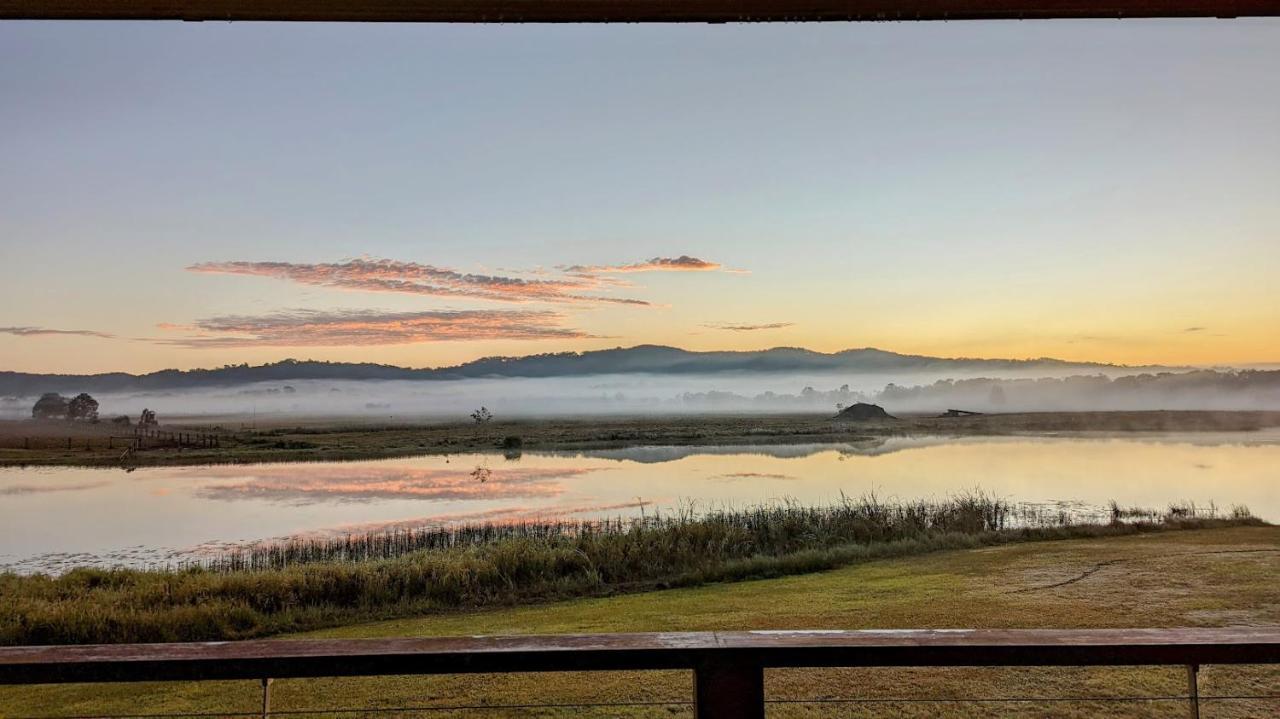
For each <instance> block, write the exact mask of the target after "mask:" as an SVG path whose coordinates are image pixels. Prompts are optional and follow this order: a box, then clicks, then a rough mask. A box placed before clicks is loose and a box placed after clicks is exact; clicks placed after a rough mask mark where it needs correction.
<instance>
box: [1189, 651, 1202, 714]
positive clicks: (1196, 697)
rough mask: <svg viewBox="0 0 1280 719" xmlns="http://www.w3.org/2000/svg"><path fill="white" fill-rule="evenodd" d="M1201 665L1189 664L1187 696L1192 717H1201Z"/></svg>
mask: <svg viewBox="0 0 1280 719" xmlns="http://www.w3.org/2000/svg"><path fill="white" fill-rule="evenodd" d="M1199 674H1200V665H1199V664H1188V665H1187V689H1188V691H1187V698H1188V699H1189V700H1190V704H1191V707H1190V709H1191V719H1200V682H1199Z"/></svg>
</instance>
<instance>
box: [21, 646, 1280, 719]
mask: <svg viewBox="0 0 1280 719" xmlns="http://www.w3.org/2000/svg"><path fill="white" fill-rule="evenodd" d="M1275 663H1280V628H1226V629H1198V628H1197V629H1087V630H1018V629H1008V630H998V629H992V630H988V629H977V630H969V629H952V630H945V629H932V630H865V631H827V630H819V631H745V632H673V633H660V634H588V635H557V636H538V635H532V636H478V637H444V638H430V639H342V640H298V641H288V640H254V641H242V642H203V643H184V644H106V645H81V646H41V647H0V684H41V683H65V682H134V681H159V680H168V681H172V680H205V679H257V680H261V681H262V686H263V716H266V714H267V713H268V712H269V707H268V702H269V696H270V695H269V692H270V680H271V679H278V678H286V677H335V676H373V675H384V674H464V673H476V672H547V671H615V670H653V669H691V670H693V672H694V704H695V707H696V711H697V716H699V717H717V718H721V717H723V718H725V719H739V718H746V717H751V718H752V719H758V718H759V717H763V716H764V669H766V668H777V667H922V666H990V667H1015V666H1124V665H1165V666H1186V667H1188V677H1189V685H1188V693H1187V695H1186V696H1187V699H1188V704H1189V706H1190V708H1191V716H1193V717H1195V716H1199V700H1198V689H1197V682H1196V672H1197V669H1198V667H1199V666H1200V665H1204V664H1275Z"/></svg>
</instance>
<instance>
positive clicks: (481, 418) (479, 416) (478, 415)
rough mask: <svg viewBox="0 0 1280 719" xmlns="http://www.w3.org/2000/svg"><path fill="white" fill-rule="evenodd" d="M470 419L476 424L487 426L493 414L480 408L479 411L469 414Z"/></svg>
mask: <svg viewBox="0 0 1280 719" xmlns="http://www.w3.org/2000/svg"><path fill="white" fill-rule="evenodd" d="M471 419H474V420H475V421H476V424H488V423H489V422H490V421H492V420H493V413H492V412H490V411H489V410H488V408H486V407H481V408H480V409H478V410H476V411H474V412H472V413H471Z"/></svg>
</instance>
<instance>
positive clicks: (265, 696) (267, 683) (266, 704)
mask: <svg viewBox="0 0 1280 719" xmlns="http://www.w3.org/2000/svg"><path fill="white" fill-rule="evenodd" d="M270 716H271V680H270V679H263V680H262V719H267V717H270Z"/></svg>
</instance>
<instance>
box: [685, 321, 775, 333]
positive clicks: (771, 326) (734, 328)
mask: <svg viewBox="0 0 1280 719" xmlns="http://www.w3.org/2000/svg"><path fill="white" fill-rule="evenodd" d="M795 324H796V323H794V322H770V323H768V324H761V325H745V324H742V325H736V324H729V323H714V324H707V325H703V327H706V328H708V329H713V330H728V331H730V332H754V331H755V330H780V329H783V328H785V327H794V326H795Z"/></svg>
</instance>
